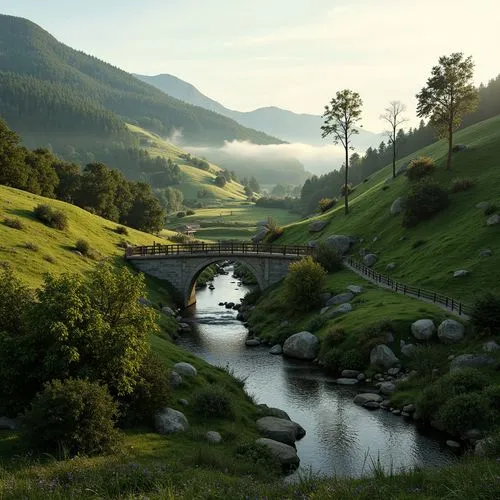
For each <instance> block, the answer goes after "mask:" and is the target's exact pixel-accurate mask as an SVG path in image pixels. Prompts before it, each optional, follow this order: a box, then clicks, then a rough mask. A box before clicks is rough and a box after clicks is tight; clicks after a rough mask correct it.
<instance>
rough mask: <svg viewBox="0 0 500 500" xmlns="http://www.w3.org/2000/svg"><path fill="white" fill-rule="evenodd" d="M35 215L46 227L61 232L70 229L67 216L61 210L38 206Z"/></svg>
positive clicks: (42, 205) (34, 211)
mask: <svg viewBox="0 0 500 500" xmlns="http://www.w3.org/2000/svg"><path fill="white" fill-rule="evenodd" d="M33 213H34V214H35V217H36V218H37V219H38V220H39V221H40V222H43V223H44V224H45V225H46V226H49V227H53V228H55V229H59V230H61V231H62V230H64V229H66V228H67V227H68V217H67V215H66V214H65V213H64V212H61V211H60V210H56V209H54V208H52V207H50V206H49V205H44V204H40V205H37V206H36V207H35V208H34V210H33Z"/></svg>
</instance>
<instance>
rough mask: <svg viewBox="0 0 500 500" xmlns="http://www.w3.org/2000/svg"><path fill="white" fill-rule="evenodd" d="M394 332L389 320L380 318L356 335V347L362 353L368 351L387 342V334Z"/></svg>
mask: <svg viewBox="0 0 500 500" xmlns="http://www.w3.org/2000/svg"><path fill="white" fill-rule="evenodd" d="M389 332H390V333H394V327H393V325H392V323H391V321H390V320H382V321H379V322H378V323H374V324H372V325H369V326H367V327H366V329H365V330H364V331H363V333H361V334H360V335H359V337H358V347H359V349H360V350H361V352H363V353H367V354H369V353H370V351H371V350H372V349H373V348H374V347H375V346H377V345H379V344H385V343H386V342H387V334H388V333H389Z"/></svg>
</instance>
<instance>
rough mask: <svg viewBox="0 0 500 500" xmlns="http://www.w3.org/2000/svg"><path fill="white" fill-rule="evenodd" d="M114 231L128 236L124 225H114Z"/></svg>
mask: <svg viewBox="0 0 500 500" xmlns="http://www.w3.org/2000/svg"><path fill="white" fill-rule="evenodd" d="M115 233H117V234H123V235H125V236H128V229H127V228H126V227H125V226H116V229H115Z"/></svg>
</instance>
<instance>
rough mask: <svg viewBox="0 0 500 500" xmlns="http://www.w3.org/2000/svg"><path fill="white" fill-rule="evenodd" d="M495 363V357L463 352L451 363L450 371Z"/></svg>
mask: <svg viewBox="0 0 500 500" xmlns="http://www.w3.org/2000/svg"><path fill="white" fill-rule="evenodd" d="M494 364H495V358H492V357H491V356H487V355H486V354H461V355H460V356H457V357H456V358H453V360H452V361H451V363H450V372H456V371H458V370H463V369H464V368H481V367H483V366H491V365H494Z"/></svg>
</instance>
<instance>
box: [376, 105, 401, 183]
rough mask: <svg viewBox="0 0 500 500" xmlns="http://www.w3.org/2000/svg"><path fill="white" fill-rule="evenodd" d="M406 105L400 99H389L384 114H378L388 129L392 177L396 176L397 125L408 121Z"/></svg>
mask: <svg viewBox="0 0 500 500" xmlns="http://www.w3.org/2000/svg"><path fill="white" fill-rule="evenodd" d="M405 112H406V106H405V105H404V104H403V103H402V102H401V101H391V103H390V104H389V107H387V108H385V111H384V114H382V115H380V119H381V120H385V121H386V122H387V123H388V124H389V126H390V129H389V130H388V132H387V136H388V138H389V144H390V145H391V146H392V177H393V178H394V177H396V159H397V154H398V148H397V141H398V129H399V127H400V126H401V125H402V124H403V123H405V122H407V121H408V118H406V117H405V116H404V113H405Z"/></svg>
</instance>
